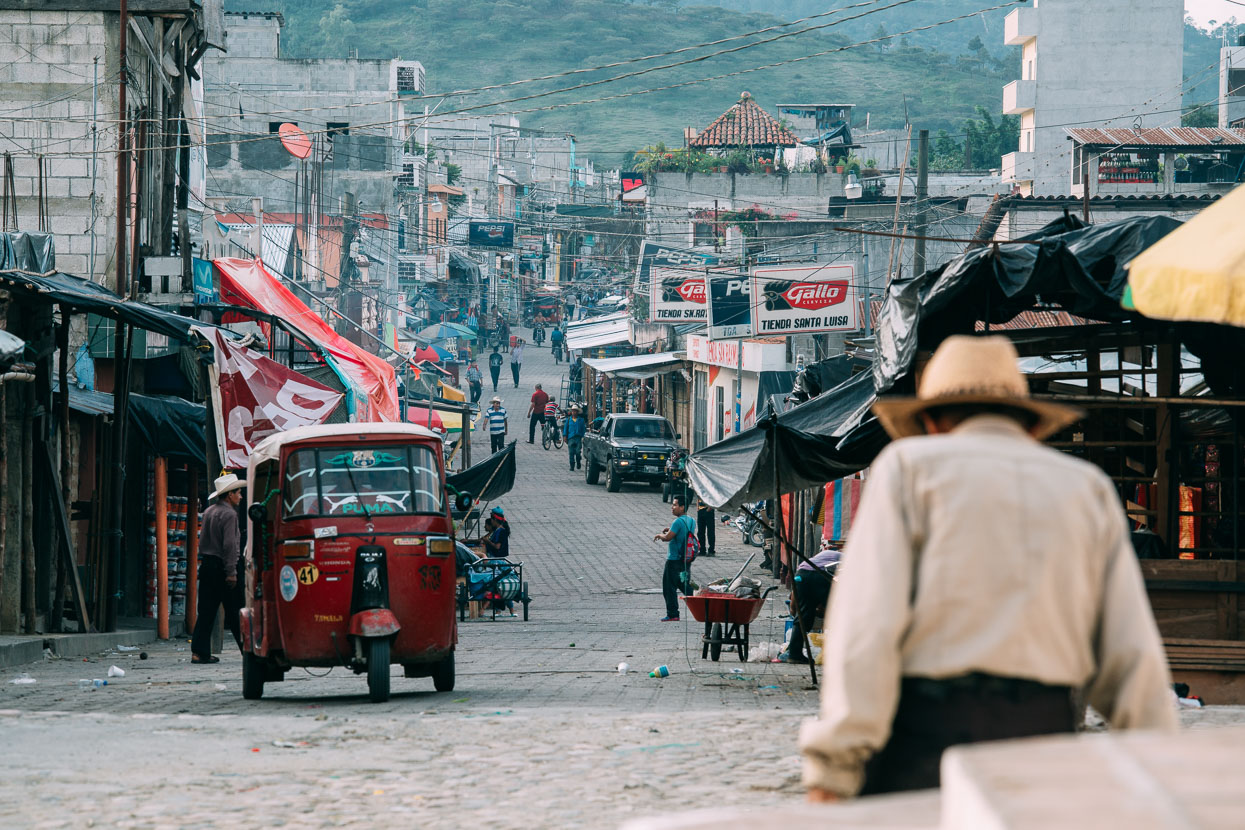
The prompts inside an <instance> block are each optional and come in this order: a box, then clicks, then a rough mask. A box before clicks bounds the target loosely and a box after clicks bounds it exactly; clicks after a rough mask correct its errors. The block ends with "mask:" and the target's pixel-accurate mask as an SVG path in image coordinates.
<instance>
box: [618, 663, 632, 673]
mask: <svg viewBox="0 0 1245 830" xmlns="http://www.w3.org/2000/svg"><path fill="white" fill-rule="evenodd" d="M630 668H631V667H630V666H628V665H627V664H626V663H619V664H618V673H619V674H626V673H627V670H628V669H630Z"/></svg>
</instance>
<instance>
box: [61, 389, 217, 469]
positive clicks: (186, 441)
mask: <svg viewBox="0 0 1245 830" xmlns="http://www.w3.org/2000/svg"><path fill="white" fill-rule="evenodd" d="M52 391H53V392H54V393H55V394H58V395H59V394H60V381H59V380H55V379H54V380H53V381H52ZM69 407H70V409H72V410H74V411H75V412H81V413H82V414H84V415H92V416H107V417H111V416H112V412H113V402H112V395H110V394H108V393H107V392H97V391H95V390H93V389H79V388H78V387H76V386H70V387H69ZM129 413H130V424H131V425H133V427H134V429H135V430H136V432H137V434H138V436H139V438H140V439H142V441H143V444H144V445H145V446H146V447H147V449H148V450H150V451H151V453H152V455H160V456H164V457H165V458H181V459H185V460H188V461H193V462H195V463H197V464H201V465H206V464H207V407H206V406H204V405H203V404H201V403H193V402H191V401H186V400H182V399H181V398H172V397H166V396H162V395H139V394H137V393H134V392H131V393H130V409H129Z"/></svg>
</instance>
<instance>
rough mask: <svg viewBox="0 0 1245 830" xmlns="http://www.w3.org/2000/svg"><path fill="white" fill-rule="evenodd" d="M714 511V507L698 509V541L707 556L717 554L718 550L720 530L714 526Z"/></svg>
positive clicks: (701, 550)
mask: <svg viewBox="0 0 1245 830" xmlns="http://www.w3.org/2000/svg"><path fill="white" fill-rule="evenodd" d="M713 513H714V511H713V508H709V509H708V510H697V511H696V541H697V542H699V543H700V552H701V553H702V554H703V555H705V556H715V555H717V552H718V542H717V539H718V531H717V528H716V527H715V526H714V525H715V524H716V523H715V522H714V521H713Z"/></svg>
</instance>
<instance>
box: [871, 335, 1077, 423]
mask: <svg viewBox="0 0 1245 830" xmlns="http://www.w3.org/2000/svg"><path fill="white" fill-rule="evenodd" d="M1017 357H1018V356H1017V354H1016V347H1015V346H1013V345H1012V342H1011V341H1010V340H1008V339H1007V338H1006V337H970V336H967V335H956V336H954V337H948V338H947V339H946V340H944V341H943V343H942V345H941V346H939V347H938V350H937V351H936V352H934V356H933V357H931V358H930V360H929V363H928V364H927V365H926V366H925V372H924V373H923V374H922V376H921V385H920V388H919V389H918V390H917V396H916V397H915V398H898V397H896V398H884V399H881V400H878V401H875V402H874V404H873V412H874V414H876V415H877V416H878V420H879V421H881V422H882V426H883V427H884V428H885V429H886V431H887V432H888V433H890V435H891V437H892V438H906V437H908V436H910V435H924V434H925V427H924V425H923V424H922V423H921V417H920V416H921V413H922V412H925V411H926V410H928V409H932V408H934V407H939V406H958V405H964V404H987V405H991V406H1003V407H1008V408H1011V409H1017V410H1021V411H1023V412H1028V413H1031V414H1032V415H1033V416H1035V417H1036V418H1037V423H1036V424H1035V425H1034V426H1033V427H1032V428H1031V430H1030V431H1031V432H1032V433H1033V436H1034V437H1035V438H1037V439H1038V440H1039V441H1040V440H1042V439H1043V438H1046V437H1047V436H1049V435H1052V434H1053V433H1056V432H1058V431H1059V430H1061V429H1063V428H1064V427H1066V426H1068V425H1069V424H1072V423H1074V422H1076V421H1079V420H1080V419H1081V418H1082V417H1083V416H1084V414H1085V413H1083V412H1082V411H1081V410H1079V409H1076V408H1075V407H1071V406H1064V405H1063V404H1057V403H1050V402H1048V401H1037V400H1034V399H1032V398H1030V397H1029V384H1028V383H1026V382H1025V379H1024V376H1023V375H1021V374H1020V367H1019V366H1018V365H1017V363H1016V361H1017Z"/></svg>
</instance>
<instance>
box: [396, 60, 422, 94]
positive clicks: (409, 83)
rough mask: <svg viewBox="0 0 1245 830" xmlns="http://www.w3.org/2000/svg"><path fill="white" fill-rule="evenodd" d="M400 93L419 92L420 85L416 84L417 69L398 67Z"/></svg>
mask: <svg viewBox="0 0 1245 830" xmlns="http://www.w3.org/2000/svg"><path fill="white" fill-rule="evenodd" d="M398 92H419V84H417V83H416V82H415V67H413V66H399V67H398Z"/></svg>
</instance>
